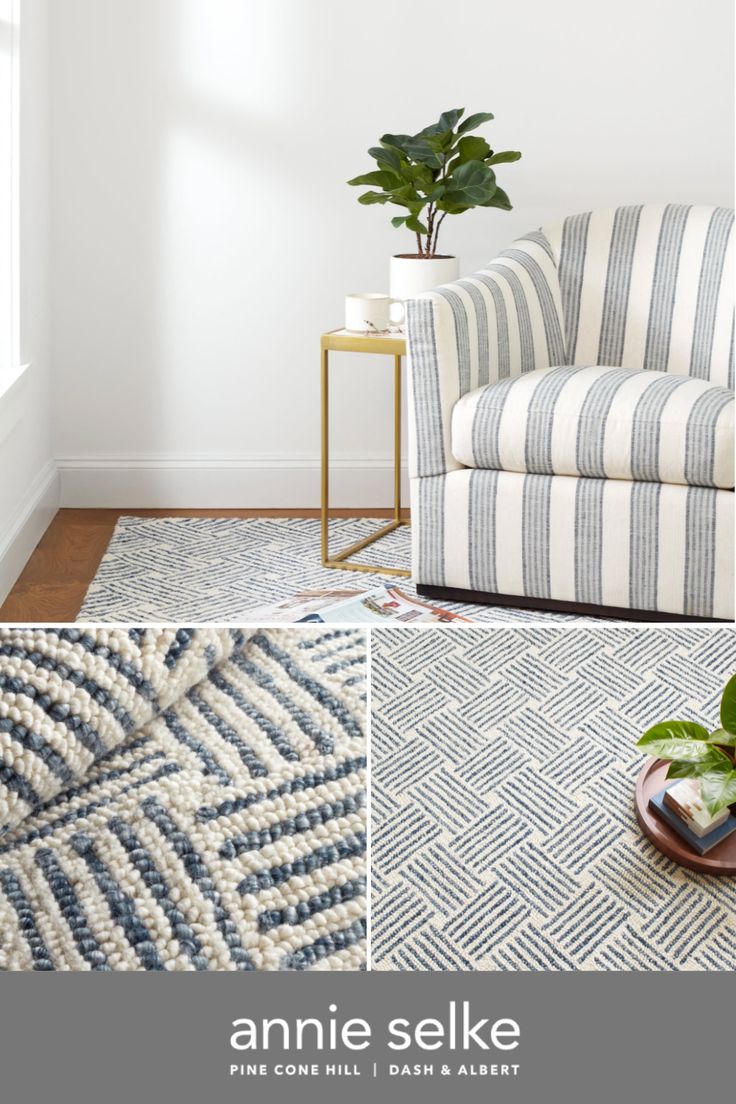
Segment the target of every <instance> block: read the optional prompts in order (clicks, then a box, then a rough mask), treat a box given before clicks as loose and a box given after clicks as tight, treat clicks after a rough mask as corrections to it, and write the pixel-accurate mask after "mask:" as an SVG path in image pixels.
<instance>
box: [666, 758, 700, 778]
mask: <svg viewBox="0 0 736 1104" xmlns="http://www.w3.org/2000/svg"><path fill="white" fill-rule="evenodd" d="M710 766H711V763H710V762H707V763H678V762H677V760H674V762H672V763H670V765H669V767H668V768H667V778H696V777H697V776H698V775H699V774H701V773H702V772H703V771H704V770H707V769H708V767H710Z"/></svg>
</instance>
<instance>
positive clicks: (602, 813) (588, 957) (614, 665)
mask: <svg viewBox="0 0 736 1104" xmlns="http://www.w3.org/2000/svg"><path fill="white" fill-rule="evenodd" d="M372 639H373V648H372V683H371V685H372V730H371V741H372V791H371V792H372V805H371V808H372V814H371V815H372V862H371V870H372V887H373V901H372V912H371V926H372V942H371V953H372V964H373V968H374V969H379V970H391V969H400V970H409V969H411V970H440V969H453V970H492V969H498V970H733V969H734V968H736V879H734V878H727V877H719V878H717V877H712V876H711V877H708V876H704V875H699V874H695V873H691V872H690V871H689V870H686V869H685V868H683V867H681V866H678V865H676V864H675V863H673V862H671V861H670V860H669V859H667V858H665V856H664V855H662V854H660V853H659V852H658V851H657V850H656V849H655V848H654V847H653V846H652V845H651V844H650V843H649V841H648V840H647V839H646V838H645V837H644V836H643V834H642V833H641V831H640V830H639V828H638V825H637V823H636V819H635V814H634V804H633V802H634V788H635V783H636V778H637V775H638V773H639V771H640V769H641V767H642V765H643V763H644V762H645V757H644V756H642V754H641V752H640V751H639V750H638V749H637V748H636V747H635V746H634V745H635V742H636V740H637V739H638V738H639V737H640V736H641V734H642V733H643V732H644V731H645V730H646V729H647V728H648V727H650V726H651V725H652V724H655V723H657V722H658V721H661V720H665V719H668V718H682V719H688V720H693V721H699V722H701V723H702V724H704V725H706V726H708V727H709V728H710V729H712V728H714V727H716V725H717V721H718V710H719V703H720V696H721V692H722V689H723V686H724V683H725V682H726V680H727V679H728V678H729V677H730V676H731V675H732V674H733V673H734V672H735V671H736V632H735V631H734V629H732V628H730V627H728V628H718V629H712V628H707V627H702V628H701V627H692V628H691V627H687V628H685V627H677V628H651V627H646V628H644V627H639V628H629V627H618V626H609V627H607V628H605V629H600V628H595V629H592V628H588V627H579V628H578V627H573V628H570V629H562V630H561V629H559V628H557V627H553V626H550V627H547V626H544V627H537V628H532V627H528V628H525V629H524V630H523V631H521V632H519V631H514V630H510V629H505V628H497V629H484V630H480V629H474V628H463V629H455V630H453V631H451V632H448V631H446V630H437V631H433V632H431V633H430V632H417V631H416V630H414V631H412V630H411V629H406V628H390V627H387V628H384V629H379V630H376V631H375V632H374V633H373V634H372Z"/></svg>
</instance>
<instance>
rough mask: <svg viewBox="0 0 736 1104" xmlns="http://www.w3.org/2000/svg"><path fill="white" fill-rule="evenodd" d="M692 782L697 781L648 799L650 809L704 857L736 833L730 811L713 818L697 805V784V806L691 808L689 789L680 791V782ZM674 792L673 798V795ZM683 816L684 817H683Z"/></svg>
mask: <svg viewBox="0 0 736 1104" xmlns="http://www.w3.org/2000/svg"><path fill="white" fill-rule="evenodd" d="M692 781H696V780H695V779H689V778H686V779H682V780H681V782H676V783H675V784H674V785H670V786H668V787H667V788H666V789H664V790H660V792H659V793H657V794H654V795H653V796H652V797H650V798H649V805H650V808H652V809H653V810H654V812H655V813H657V815H658V816H659V817H660V818H661V819H662V820H663V821H664V822H665V824H668V825H669V827H670V828H672V829H673V830H674V831H675V832H677V834H678V835H679V836H681V837H682V839H683V840H684V841H685V842H686V843H687V844H688V845H689V846H690V847H691V848H692V850H693V851H695V852H696V854H698V855H705V854H707V853H708V851H711V850H712V849H713V848H714V847H717V845H718V844H719V843H722V842H723V840H724V839H726V838H727V837H728V836H730V835H731V833H732V832H736V816H734V815H733V813H732V812H730V810H729V809H724V810H723V813H724V814H725V815H722V814H721V813H718V814H717V815H716V816H715V817H711V816H710V814H709V813H708V811H707V809H705V806H703V805H702V803H701V801H700V786H699V784H697V786H696V788H697V800H696V805H693V804H692V802H691V799H690V798H691V794H692V791H691V788H690V787H687V788H684V789H681V788H680V787H681V785H682V782H692ZM673 790H674V791H675V793H674V794H672V791H673ZM670 795H672V796H670ZM701 809H702V813H701ZM681 810H682V811H681ZM683 812H684V813H685V814H686V815H683Z"/></svg>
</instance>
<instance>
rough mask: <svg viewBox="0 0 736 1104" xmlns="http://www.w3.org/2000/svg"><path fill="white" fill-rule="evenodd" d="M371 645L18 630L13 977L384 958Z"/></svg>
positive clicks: (338, 966)
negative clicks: (369, 764) (374, 944)
mask: <svg viewBox="0 0 736 1104" xmlns="http://www.w3.org/2000/svg"><path fill="white" fill-rule="evenodd" d="M365 669H366V643H365V635H364V634H363V633H362V632H360V631H357V630H355V629H346V630H342V631H336V630H329V631H328V630H326V629H325V628H324V627H318V626H312V625H304V626H300V627H299V629H298V630H297V629H294V628H291V627H286V628H280V629H271V630H253V631H252V632H249V631H248V630H240V629H232V630H226V629H209V628H201V629H181V628H180V629H152V628H148V629H133V628H131V629H122V628H112V629H102V628H98V627H94V628H82V627H80V628H78V629H77V628H73V627H72V628H66V629H49V630H42V629H23V628H21V629H12V628H7V629H0V764H4V766H2V769H0V971H2V970H35V971H47V970H101V971H130V970H134V971H142V970H156V971H191V970H198V971H199V970H234V971H253V970H307V969H311V968H315V969H319V970H358V969H362V968H363V966H364V964H365V952H366V897H365V876H366V868H365V849H366V819H367V818H366V810H365V781H366V779H365V765H366V759H365V755H366V746H365Z"/></svg>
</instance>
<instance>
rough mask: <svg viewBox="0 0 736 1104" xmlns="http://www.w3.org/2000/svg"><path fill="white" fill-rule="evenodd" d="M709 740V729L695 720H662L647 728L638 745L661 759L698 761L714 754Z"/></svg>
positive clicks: (648, 753)
mask: <svg viewBox="0 0 736 1104" xmlns="http://www.w3.org/2000/svg"><path fill="white" fill-rule="evenodd" d="M707 741H708V729H707V728H703V726H702V725H699V724H695V722H694V721H662V722H661V724H658V725H654V727H653V728H649V729H647V731H646V732H645V733H644V735H643V736H642V738H641V739H640V740H639V741H638V742H637V745H636V746H637V747H640V748H642V750H644V751H646V753H647V755H654V756H657V757H658V758H659V759H676V760H678V761H680V762H688V763H698V762H703V761H704V760H707V759H708V758H709V757H710V756H711V755H712V752H713V750H714V749H713V747H712V745H711V744H709V743H708V742H707Z"/></svg>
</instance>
